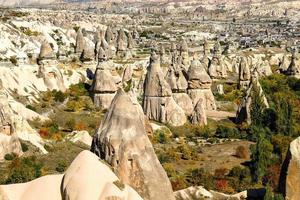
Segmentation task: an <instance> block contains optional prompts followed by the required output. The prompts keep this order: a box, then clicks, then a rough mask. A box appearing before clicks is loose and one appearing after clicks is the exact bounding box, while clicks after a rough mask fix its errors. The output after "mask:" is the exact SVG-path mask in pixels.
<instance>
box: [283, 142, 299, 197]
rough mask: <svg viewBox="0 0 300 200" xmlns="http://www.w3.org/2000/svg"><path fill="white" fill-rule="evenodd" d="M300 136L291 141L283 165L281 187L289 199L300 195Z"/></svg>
mask: <svg viewBox="0 0 300 200" xmlns="http://www.w3.org/2000/svg"><path fill="white" fill-rule="evenodd" d="M299 166H300V137H298V138H297V139H295V140H294V141H292V142H291V144H290V147H289V150H288V152H287V156H286V159H285V161H284V163H283V165H282V170H281V176H280V184H281V186H280V189H281V191H282V192H283V193H284V194H285V198H286V199H288V200H297V199H299V197H300V173H299V170H300V168H299Z"/></svg>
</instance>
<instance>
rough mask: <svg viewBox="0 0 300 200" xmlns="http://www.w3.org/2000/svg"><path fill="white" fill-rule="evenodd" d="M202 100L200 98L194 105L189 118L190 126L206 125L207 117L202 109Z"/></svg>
mask: <svg viewBox="0 0 300 200" xmlns="http://www.w3.org/2000/svg"><path fill="white" fill-rule="evenodd" d="M203 102H204V100H203V99H202V98H201V99H199V101H198V103H197V104H196V105H195V108H194V111H193V114H192V117H191V123H192V124H198V125H200V126H203V125H207V116H206V111H205V109H204V104H203Z"/></svg>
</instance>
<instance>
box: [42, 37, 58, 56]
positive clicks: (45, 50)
mask: <svg viewBox="0 0 300 200" xmlns="http://www.w3.org/2000/svg"><path fill="white" fill-rule="evenodd" d="M39 59H55V54H54V52H53V49H52V48H51V46H50V44H49V43H48V42H47V41H46V40H45V41H43V43H42V45H41V50H40V55H39Z"/></svg>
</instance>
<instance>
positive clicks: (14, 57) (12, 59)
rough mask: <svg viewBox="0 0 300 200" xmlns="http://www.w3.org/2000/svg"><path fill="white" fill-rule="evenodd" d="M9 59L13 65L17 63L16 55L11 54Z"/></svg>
mask: <svg viewBox="0 0 300 200" xmlns="http://www.w3.org/2000/svg"><path fill="white" fill-rule="evenodd" d="M9 61H10V62H11V63H12V64H14V65H18V60H17V57H16V56H11V57H10V58H9Z"/></svg>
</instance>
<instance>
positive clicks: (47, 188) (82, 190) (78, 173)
mask: <svg viewBox="0 0 300 200" xmlns="http://www.w3.org/2000/svg"><path fill="white" fill-rule="evenodd" d="M40 191H43V192H40ZM0 197H1V199H5V200H33V199H43V200H63V199H70V200H87V199H89V200H99V199H103V200H104V199H105V200H121V199H122V200H143V199H142V198H141V197H140V195H139V194H137V192H136V191H134V190H133V189H132V188H131V187H130V186H128V185H126V184H123V183H122V182H121V181H120V180H119V179H118V177H117V176H116V175H115V174H114V173H113V172H112V171H111V170H110V169H109V167H108V166H106V165H105V164H104V163H102V162H101V161H99V158H98V157H97V156H96V155H94V154H93V153H91V152H89V151H83V152H81V153H80V154H79V155H78V156H77V157H76V158H75V160H74V161H73V162H72V163H71V165H70V166H69V168H68V169H67V171H66V172H65V174H59V175H48V176H43V177H41V178H38V179H35V180H33V181H30V182H27V183H21V184H12V185H1V186H0Z"/></svg>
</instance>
